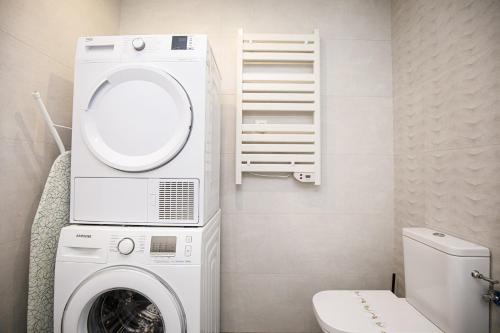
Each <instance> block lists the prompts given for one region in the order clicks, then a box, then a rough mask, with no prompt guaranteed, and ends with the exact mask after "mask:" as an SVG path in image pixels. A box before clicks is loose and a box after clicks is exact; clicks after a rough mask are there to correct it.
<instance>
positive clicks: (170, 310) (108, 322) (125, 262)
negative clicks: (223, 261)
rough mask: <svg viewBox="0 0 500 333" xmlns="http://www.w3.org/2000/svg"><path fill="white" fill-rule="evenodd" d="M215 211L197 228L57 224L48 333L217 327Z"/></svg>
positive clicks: (158, 332) (182, 332)
mask: <svg viewBox="0 0 500 333" xmlns="http://www.w3.org/2000/svg"><path fill="white" fill-rule="evenodd" d="M219 238H220V213H216V215H215V216H214V217H213V218H212V219H211V220H210V221H209V222H208V223H207V224H206V225H205V226H204V227H202V228H182V227H179V228H175V227H170V228H161V227H160V228H151V227H145V226H127V227H116V226H93V225H71V226H68V227H65V228H63V229H62V231H61V237H60V239H59V246H58V249H57V258H56V269H55V288H54V296H55V298H54V332H55V333H104V332H108V333H119V332H123V333H126V332H130V333H132V332H150V333H168V332H172V333H187V332H206V333H218V332H219V331H220V327H219V304H220V302H219V299H220V297H219V291H220V288H219V287H220V282H219V275H220V268H219V267H220V243H219Z"/></svg>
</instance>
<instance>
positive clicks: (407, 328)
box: [313, 228, 490, 333]
mask: <svg viewBox="0 0 500 333" xmlns="http://www.w3.org/2000/svg"><path fill="white" fill-rule="evenodd" d="M403 249H404V263H405V286H406V298H398V297H396V296H395V295H394V294H393V293H392V292H390V291H388V290H327V291H321V292H319V293H317V294H316V295H314V296H313V307H314V313H315V315H316V319H317V321H318V323H319V325H320V327H321V329H322V330H323V332H325V333H372V332H373V333H427V332H429V333H431V332H432V333H433V332H444V333H471V332H474V333H488V332H489V305H488V303H487V302H485V301H483V300H482V298H481V296H482V295H483V294H484V293H485V291H486V289H487V286H486V285H485V284H484V282H482V281H480V280H477V279H475V278H473V277H472V276H471V272H472V271H474V270H477V271H479V272H481V273H483V274H485V275H489V273H490V251H489V249H487V248H485V247H483V246H479V245H476V244H473V243H470V242H467V241H465V240H462V239H459V238H456V237H453V236H450V235H446V234H443V233H440V232H436V231H434V230H431V229H427V228H405V229H403ZM366 278H369V276H367V277H366Z"/></svg>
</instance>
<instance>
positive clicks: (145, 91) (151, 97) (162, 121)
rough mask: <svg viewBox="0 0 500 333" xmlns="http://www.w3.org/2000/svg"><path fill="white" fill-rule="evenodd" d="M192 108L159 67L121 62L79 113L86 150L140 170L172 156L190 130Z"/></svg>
mask: <svg viewBox="0 0 500 333" xmlns="http://www.w3.org/2000/svg"><path fill="white" fill-rule="evenodd" d="M192 119H193V116H192V107H191V102H190V100H189V97H188V95H187V93H186V91H185V90H184V88H183V87H182V85H181V84H180V83H179V82H178V81H177V80H176V79H175V78H173V77H172V76H171V75H169V74H168V73H166V72H164V71H162V70H161V69H158V68H155V67H149V66H133V67H130V66H129V67H121V68H119V69H116V70H114V71H112V72H110V73H108V75H106V77H105V79H104V80H103V81H102V82H101V83H100V84H99V85H98V86H97V87H96V88H95V89H94V91H93V93H92V94H91V96H90V98H89V99H88V103H87V108H86V110H85V111H84V112H83V114H82V123H81V130H82V135H83V138H84V141H85V143H86V144H87V146H88V148H89V150H90V151H91V152H92V153H93V154H94V155H95V156H96V157H97V158H98V159H99V160H101V161H102V162H103V163H105V164H107V165H108V166H111V167H113V168H115V169H119V170H122V171H129V172H140V171H146V170H151V169H154V168H156V167H159V166H161V165H163V164H165V163H167V162H169V161H170V160H171V159H172V158H174V157H175V156H176V155H177V154H178V153H179V152H180V151H181V150H182V148H183V147H184V145H185V144H186V142H187V140H188V138H189V134H190V131H191V124H192Z"/></svg>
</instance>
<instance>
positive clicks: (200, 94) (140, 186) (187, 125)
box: [54, 35, 220, 333]
mask: <svg viewBox="0 0 500 333" xmlns="http://www.w3.org/2000/svg"><path fill="white" fill-rule="evenodd" d="M74 84H75V87H74V109H73V137H72V164H71V221H70V222H71V223H72V225H71V226H69V227H66V228H63V230H62V232H61V236H60V240H59V246H58V252H57V261H56V273H55V274H56V279H55V303H54V328H55V332H66V333H80V332H92V333H99V332H179V333H185V332H218V331H219V285H220V282H219V281H220V279H219V275H220V272H219V270H220V268H219V267H220V264H219V257H220V244H219V241H220V236H219V235H220V231H219V230H220V210H219V169H220V103H219V86H220V76H219V72H218V69H217V65H216V63H215V60H214V57H213V54H212V52H211V49H210V46H209V44H208V40H207V37H206V36H203V35H151V36H110V37H87V38H81V39H80V40H79V41H78V46H77V51H76V63H75V83H74Z"/></svg>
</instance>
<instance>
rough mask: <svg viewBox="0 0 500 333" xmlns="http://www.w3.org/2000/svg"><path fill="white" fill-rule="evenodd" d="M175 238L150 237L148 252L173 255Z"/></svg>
mask: <svg viewBox="0 0 500 333" xmlns="http://www.w3.org/2000/svg"><path fill="white" fill-rule="evenodd" d="M176 244H177V237H175V236H152V237H151V246H150V249H149V252H151V254H162V255H175V248H176Z"/></svg>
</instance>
